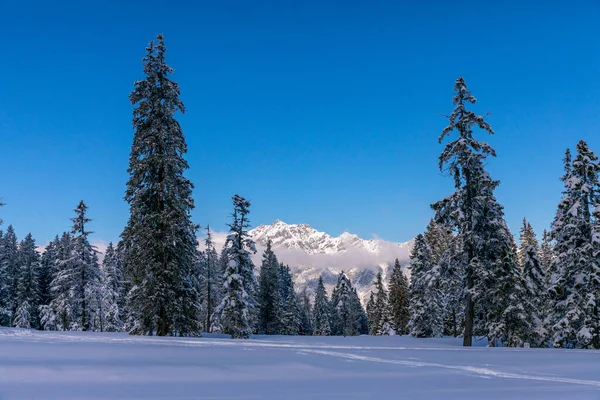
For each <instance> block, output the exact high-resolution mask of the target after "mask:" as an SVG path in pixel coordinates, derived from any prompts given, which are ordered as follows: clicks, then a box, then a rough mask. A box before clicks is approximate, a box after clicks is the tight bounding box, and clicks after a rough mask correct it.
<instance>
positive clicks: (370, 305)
mask: <svg viewBox="0 0 600 400" xmlns="http://www.w3.org/2000/svg"><path fill="white" fill-rule="evenodd" d="M367 320H368V321H369V335H376V334H377V322H378V321H379V318H378V316H377V308H376V305H375V293H373V292H372V291H371V293H369V300H368V301H367Z"/></svg>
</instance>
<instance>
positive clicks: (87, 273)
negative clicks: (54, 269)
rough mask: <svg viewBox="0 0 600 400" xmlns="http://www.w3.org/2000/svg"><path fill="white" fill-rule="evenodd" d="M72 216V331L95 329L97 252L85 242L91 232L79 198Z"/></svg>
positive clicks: (98, 284) (98, 292) (98, 285)
mask: <svg viewBox="0 0 600 400" xmlns="http://www.w3.org/2000/svg"><path fill="white" fill-rule="evenodd" d="M74 211H75V217H73V218H71V221H72V222H73V228H72V230H71V233H72V234H73V239H72V240H73V259H72V261H73V263H72V269H71V271H70V273H71V277H70V279H71V282H72V286H71V290H72V293H73V294H72V304H71V307H72V308H71V309H72V312H73V320H72V321H71V324H72V328H71V329H73V330H83V331H89V330H96V329H99V328H100V327H97V326H96V325H95V324H94V321H95V319H96V318H97V315H96V313H97V312H98V310H99V307H100V301H101V285H102V279H101V275H100V265H99V264H98V251H97V250H96V248H95V247H94V246H92V244H91V243H90V241H89V235H90V234H91V233H93V232H91V231H88V230H87V225H88V224H89V223H90V222H91V219H90V218H88V217H87V206H86V204H85V203H84V202H83V200H82V201H80V202H79V205H78V206H77V208H75V210H74Z"/></svg>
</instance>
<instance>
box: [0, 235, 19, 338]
mask: <svg viewBox="0 0 600 400" xmlns="http://www.w3.org/2000/svg"><path fill="white" fill-rule="evenodd" d="M17 255H18V243H17V235H16V234H15V230H14V228H13V227H12V225H9V226H8V228H7V229H6V232H5V233H4V234H3V236H2V240H0V325H2V326H12V322H13V319H14V316H15V314H16V311H17V306H18V301H17V287H18V261H17Z"/></svg>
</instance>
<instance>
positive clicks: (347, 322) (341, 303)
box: [331, 271, 361, 336]
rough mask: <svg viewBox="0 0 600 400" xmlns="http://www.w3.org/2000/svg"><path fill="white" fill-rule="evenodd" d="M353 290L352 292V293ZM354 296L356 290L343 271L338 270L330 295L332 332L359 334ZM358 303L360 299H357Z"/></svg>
mask: <svg viewBox="0 0 600 400" xmlns="http://www.w3.org/2000/svg"><path fill="white" fill-rule="evenodd" d="M353 292H354V293H353ZM354 297H358V296H356V292H355V291H354V288H353V287H352V283H351V282H350V279H348V277H347V276H346V274H345V273H344V271H342V272H340V275H339V276H338V280H337V284H336V285H335V287H334V289H333V293H332V295H331V310H332V330H331V331H332V333H333V334H334V335H342V336H354V335H359V334H360V317H361V315H360V314H359V311H360V310H358V309H357V307H356V302H355V299H354ZM359 303H360V301H359Z"/></svg>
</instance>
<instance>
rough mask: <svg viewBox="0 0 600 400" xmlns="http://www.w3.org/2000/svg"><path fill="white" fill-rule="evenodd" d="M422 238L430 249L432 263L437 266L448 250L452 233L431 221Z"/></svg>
mask: <svg viewBox="0 0 600 400" xmlns="http://www.w3.org/2000/svg"><path fill="white" fill-rule="evenodd" d="M423 236H424V237H425V240H426V241H427V244H429V247H430V248H431V253H432V255H433V262H434V263H436V264H438V263H439V262H440V260H441V258H442V255H443V254H444V252H445V251H446V250H447V249H448V246H450V241H451V240H452V231H451V230H450V229H448V228H446V227H445V226H444V225H442V224H438V223H437V222H435V220H434V219H431V220H430V221H429V224H428V225H427V229H426V230H425V233H423Z"/></svg>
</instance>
